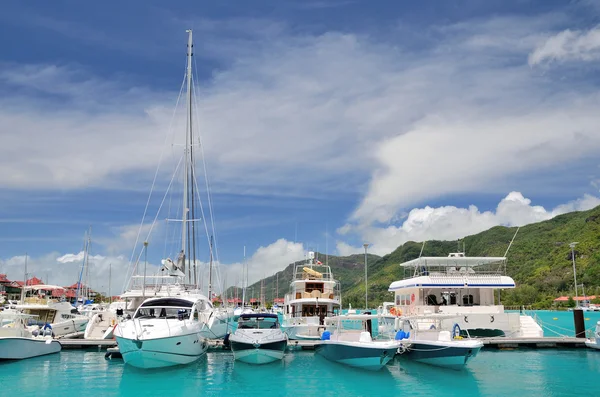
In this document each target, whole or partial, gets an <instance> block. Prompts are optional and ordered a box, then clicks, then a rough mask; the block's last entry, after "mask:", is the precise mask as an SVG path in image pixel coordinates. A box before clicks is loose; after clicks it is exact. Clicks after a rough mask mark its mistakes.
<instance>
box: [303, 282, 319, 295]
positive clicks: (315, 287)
mask: <svg viewBox="0 0 600 397" xmlns="http://www.w3.org/2000/svg"><path fill="white" fill-rule="evenodd" d="M304 290H305V291H306V292H312V291H315V290H316V291H319V292H321V293H322V292H323V283H306V287H305V288H304Z"/></svg>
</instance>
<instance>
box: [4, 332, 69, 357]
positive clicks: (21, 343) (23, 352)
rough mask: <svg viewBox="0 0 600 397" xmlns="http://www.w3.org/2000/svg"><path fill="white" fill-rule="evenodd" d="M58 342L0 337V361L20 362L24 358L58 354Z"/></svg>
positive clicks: (59, 347) (59, 346) (59, 348)
mask: <svg viewBox="0 0 600 397" xmlns="http://www.w3.org/2000/svg"><path fill="white" fill-rule="evenodd" d="M61 348H62V346H61V344H60V342H59V341H56V340H53V339H41V338H39V339H38V338H20V337H10V336H9V337H0V360H22V359H25V358H31V357H38V356H44V355H46V354H52V353H58V352H59V351H60V350H61Z"/></svg>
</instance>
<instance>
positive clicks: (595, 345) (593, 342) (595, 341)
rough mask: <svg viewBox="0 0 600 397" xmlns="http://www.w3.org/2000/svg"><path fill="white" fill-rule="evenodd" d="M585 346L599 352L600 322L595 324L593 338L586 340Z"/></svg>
mask: <svg viewBox="0 0 600 397" xmlns="http://www.w3.org/2000/svg"><path fill="white" fill-rule="evenodd" d="M585 345H586V346H587V347H590V348H592V349H598V350H600V321H598V322H597V323H596V330H595V331H594V337H593V338H591V339H587V340H586V341H585Z"/></svg>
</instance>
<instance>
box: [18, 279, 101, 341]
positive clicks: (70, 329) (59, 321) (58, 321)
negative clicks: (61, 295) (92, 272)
mask: <svg viewBox="0 0 600 397" xmlns="http://www.w3.org/2000/svg"><path fill="white" fill-rule="evenodd" d="M34 287H39V286H34ZM34 287H32V288H34ZM15 310H17V311H20V312H22V313H24V314H29V315H31V316H32V317H31V318H30V319H29V327H30V330H31V331H33V330H35V329H43V328H48V327H49V328H50V329H52V334H53V335H54V336H55V337H66V336H72V337H81V336H83V333H84V331H85V328H86V327H87V324H88V322H89V321H90V318H89V317H88V316H84V315H81V314H79V312H78V311H77V309H75V308H74V307H73V306H71V304H70V303H69V302H66V301H62V302H57V301H56V300H52V299H40V298H25V303H24V304H19V305H16V306H15Z"/></svg>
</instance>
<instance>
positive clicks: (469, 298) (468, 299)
mask: <svg viewBox="0 0 600 397" xmlns="http://www.w3.org/2000/svg"><path fill="white" fill-rule="evenodd" d="M463 305H464V306H473V295H463Z"/></svg>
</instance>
